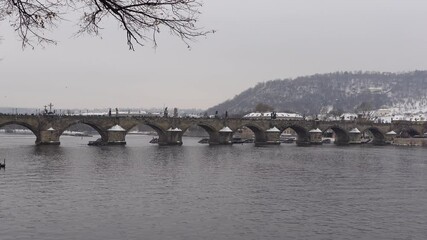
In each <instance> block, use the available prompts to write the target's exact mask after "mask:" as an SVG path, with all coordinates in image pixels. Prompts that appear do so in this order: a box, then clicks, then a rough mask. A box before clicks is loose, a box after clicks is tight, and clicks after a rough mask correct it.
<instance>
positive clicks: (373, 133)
mask: <svg viewBox="0 0 427 240" xmlns="http://www.w3.org/2000/svg"><path fill="white" fill-rule="evenodd" d="M385 140H386V139H385V135H384V133H382V132H381V131H380V130H379V129H378V128H375V127H369V128H367V129H365V130H363V131H362V143H372V144H374V145H384V144H385Z"/></svg>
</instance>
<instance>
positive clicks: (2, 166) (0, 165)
mask: <svg viewBox="0 0 427 240" xmlns="http://www.w3.org/2000/svg"><path fill="white" fill-rule="evenodd" d="M2 168H4V169H6V159H3V163H0V169H2Z"/></svg>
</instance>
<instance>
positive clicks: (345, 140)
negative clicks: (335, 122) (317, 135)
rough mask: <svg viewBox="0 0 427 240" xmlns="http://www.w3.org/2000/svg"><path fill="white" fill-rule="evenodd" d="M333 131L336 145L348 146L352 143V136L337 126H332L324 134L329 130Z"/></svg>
mask: <svg viewBox="0 0 427 240" xmlns="http://www.w3.org/2000/svg"><path fill="white" fill-rule="evenodd" d="M329 129H330V130H332V131H333V139H334V143H335V145H348V144H349V142H350V136H349V135H348V132H347V131H346V130H344V129H342V128H340V127H337V126H331V127H328V128H327V129H326V130H325V131H323V134H325V133H327V132H328V130H329Z"/></svg>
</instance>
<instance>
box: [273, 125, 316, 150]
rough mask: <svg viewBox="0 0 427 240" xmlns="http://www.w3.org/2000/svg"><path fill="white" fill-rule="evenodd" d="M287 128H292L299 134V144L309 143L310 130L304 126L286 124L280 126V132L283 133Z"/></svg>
mask: <svg viewBox="0 0 427 240" xmlns="http://www.w3.org/2000/svg"><path fill="white" fill-rule="evenodd" d="M286 129H292V130H294V131H295V133H296V134H297V140H296V143H297V145H301V146H302V145H308V144H309V142H310V133H309V132H308V130H307V129H306V128H304V127H302V126H299V125H295V124H292V125H285V126H280V133H283V132H284V131H286Z"/></svg>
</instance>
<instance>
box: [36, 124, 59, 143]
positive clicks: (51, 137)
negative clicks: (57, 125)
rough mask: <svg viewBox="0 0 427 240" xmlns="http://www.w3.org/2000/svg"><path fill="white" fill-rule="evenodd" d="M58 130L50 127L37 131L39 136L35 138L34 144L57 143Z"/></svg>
mask: <svg viewBox="0 0 427 240" xmlns="http://www.w3.org/2000/svg"><path fill="white" fill-rule="evenodd" d="M59 144H61V142H60V141H59V132H58V131H57V130H55V129H53V128H52V127H50V128H49V129H47V130H43V131H40V132H39V137H38V138H37V140H36V145H59Z"/></svg>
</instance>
